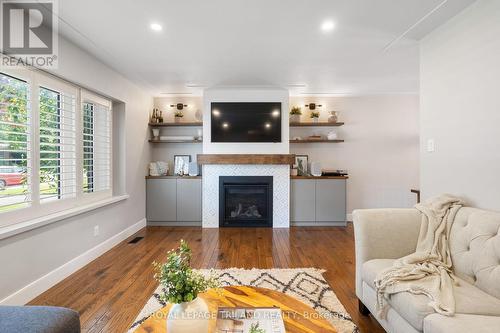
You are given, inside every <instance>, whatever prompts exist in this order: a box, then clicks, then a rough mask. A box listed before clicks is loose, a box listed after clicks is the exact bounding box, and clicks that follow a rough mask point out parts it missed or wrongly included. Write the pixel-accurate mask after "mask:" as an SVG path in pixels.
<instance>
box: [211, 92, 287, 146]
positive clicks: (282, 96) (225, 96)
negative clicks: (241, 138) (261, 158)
mask: <svg viewBox="0 0 500 333" xmlns="http://www.w3.org/2000/svg"><path fill="white" fill-rule="evenodd" d="M203 98H204V102H203V105H204V107H203V120H204V121H203V133H204V135H203V137H204V140H203V153H204V154H288V152H289V150H288V146H289V144H288V141H289V136H288V117H287V115H286V114H287V110H288V99H289V97H288V90H285V89H279V88H277V89H274V88H213V89H207V90H205V92H204V95H203ZM212 102H281V112H282V118H281V119H282V122H281V142H276V143H260V142H259V143H212V142H210V126H211V124H210V119H211V117H210V112H211V106H210V105H211V103H212Z"/></svg>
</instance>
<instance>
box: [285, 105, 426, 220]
mask: <svg viewBox="0 0 500 333" xmlns="http://www.w3.org/2000/svg"><path fill="white" fill-rule="evenodd" d="M309 102H314V103H317V104H322V105H323V107H321V108H320V109H317V110H319V111H320V121H327V117H328V111H331V110H338V111H340V119H339V121H343V122H345V125H344V126H341V127H333V128H330V127H325V128H315V129H313V128H292V129H291V130H290V137H291V138H294V137H295V136H300V137H306V136H308V135H311V134H313V133H317V134H327V133H328V132H329V131H331V130H335V131H337V132H338V136H339V138H340V139H345V142H344V143H338V144H337V143H312V144H291V145H290V152H291V153H293V154H300V155H308V156H309V161H310V162H311V161H316V162H320V163H321V165H322V168H323V169H347V170H348V171H349V179H348V181H347V211H348V213H350V212H352V210H354V209H358V208H376V207H411V206H412V205H413V204H415V200H416V198H415V195H414V194H411V193H410V189H411V188H418V185H419V128H418V114H419V102H418V96H417V95H379V96H377V95H375V96H350V97H319V98H313V97H292V98H291V99H290V107H292V106H300V107H302V111H303V114H302V121H310V119H309V118H308V116H309V112H308V110H307V111H306V108H305V107H304V105H305V104H308V103H309Z"/></svg>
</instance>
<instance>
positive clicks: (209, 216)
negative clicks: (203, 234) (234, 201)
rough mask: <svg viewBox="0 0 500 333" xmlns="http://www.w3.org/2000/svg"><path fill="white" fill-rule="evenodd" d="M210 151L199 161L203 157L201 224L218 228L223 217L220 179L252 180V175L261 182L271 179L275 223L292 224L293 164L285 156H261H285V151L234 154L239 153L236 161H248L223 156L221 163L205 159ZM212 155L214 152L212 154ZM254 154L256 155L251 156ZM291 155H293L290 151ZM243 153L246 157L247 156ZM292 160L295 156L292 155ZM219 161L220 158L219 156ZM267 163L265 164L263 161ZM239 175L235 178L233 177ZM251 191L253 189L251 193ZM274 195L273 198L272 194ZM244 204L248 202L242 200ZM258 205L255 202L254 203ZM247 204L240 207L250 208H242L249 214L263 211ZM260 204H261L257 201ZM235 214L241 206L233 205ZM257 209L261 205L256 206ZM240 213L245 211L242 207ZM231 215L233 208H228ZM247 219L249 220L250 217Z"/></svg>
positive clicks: (280, 226)
mask: <svg viewBox="0 0 500 333" xmlns="http://www.w3.org/2000/svg"><path fill="white" fill-rule="evenodd" d="M206 156H207V155H198V161H199V162H200V161H202V163H201V164H203V186H202V188H203V199H202V202H203V208H202V225H203V227H204V228H218V227H219V225H220V222H221V217H222V220H223V219H224V217H223V216H221V210H220V208H221V206H220V205H219V203H220V200H221V199H220V198H221V195H224V193H222V194H221V193H220V184H221V181H224V180H230V179H231V178H227V177H237V178H239V179H245V178H246V177H249V178H246V179H247V180H250V179H252V178H253V177H256V178H253V179H254V180H260V182H258V183H262V180H263V179H267V180H271V179H272V210H271V211H270V214H271V217H272V219H271V220H272V227H273V228H288V227H289V225H290V217H289V214H290V165H289V164H286V163H288V162H287V161H288V160H287V159H286V158H285V159H282V160H269V159H268V158H264V159H262V157H263V156H264V157H266V156H279V157H281V158H283V156H286V155H259V156H256V155H233V156H238V157H239V158H240V159H239V160H235V163H240V162H241V163H246V164H230V163H231V160H230V159H229V160H228V157H229V156H227V155H226V156H224V157H225V159H223V162H222V163H223V164H218V162H217V161H214V160H209V159H205V160H206V162H203V161H204V157H206ZM212 156H213V155H212ZM251 156H253V158H252V157H251ZM289 156H292V155H289ZM241 157H246V158H245V159H244V160H242V159H241ZM290 160H293V157H292V158H290ZM219 162H220V160H219ZM253 162H255V163H259V164H249V163H253ZM261 163H264V164H261ZM267 163H280V164H267ZM233 179H236V178H233ZM249 194H251V193H249ZM270 199H271V198H270ZM243 205H245V204H244V203H243ZM253 205H255V204H253ZM249 206H251V205H248V204H246V206H245V207H242V208H241V210H245V211H247V210H249V211H248V212H243V213H246V214H260V212H259V213H256V212H252V209H255V207H254V208H249ZM256 206H258V205H256ZM235 209H236V211H235V212H233V215H235V214H236V213H238V208H233V209H232V210H233V211H234V210H235ZM257 209H258V208H257ZM239 213H242V212H241V211H240V212H239ZM228 214H229V216H230V215H231V211H229V212H228ZM247 222H248V220H247Z"/></svg>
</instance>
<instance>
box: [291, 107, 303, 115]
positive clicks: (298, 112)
mask: <svg viewBox="0 0 500 333" xmlns="http://www.w3.org/2000/svg"><path fill="white" fill-rule="evenodd" d="M290 114H291V115H299V116H300V115H301V114H302V110H301V109H300V108H299V107H298V106H294V107H293V108H292V110H290Z"/></svg>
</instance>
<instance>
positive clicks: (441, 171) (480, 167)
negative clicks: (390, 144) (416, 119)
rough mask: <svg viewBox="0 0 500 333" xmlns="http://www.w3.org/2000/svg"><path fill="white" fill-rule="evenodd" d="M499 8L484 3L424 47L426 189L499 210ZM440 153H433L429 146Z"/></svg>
mask: <svg viewBox="0 0 500 333" xmlns="http://www.w3.org/2000/svg"><path fill="white" fill-rule="evenodd" d="M499 36H500V1H498V0H479V1H477V2H475V3H474V4H472V5H471V6H470V7H468V8H467V9H465V10H464V11H463V12H462V13H460V14H459V15H457V16H456V17H454V18H453V19H452V20H450V21H448V22H447V23H446V24H444V25H443V26H441V27H440V28H438V29H437V30H435V31H434V32H432V33H431V34H430V35H428V36H427V37H426V38H425V39H424V40H423V41H422V43H421V139H422V143H421V147H422V151H421V159H420V160H421V188H422V191H423V192H422V194H423V197H424V198H428V197H430V196H434V195H437V194H440V193H443V192H448V193H453V194H456V195H460V196H463V197H465V198H466V199H467V200H468V201H469V203H470V204H471V205H473V206H477V207H481V208H485V209H493V210H500V176H499V171H500V130H499V126H500V94H499V87H500V60H499V59H500V37H499ZM429 139H434V140H435V152H432V153H431V152H427V151H426V144H427V140H429Z"/></svg>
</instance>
